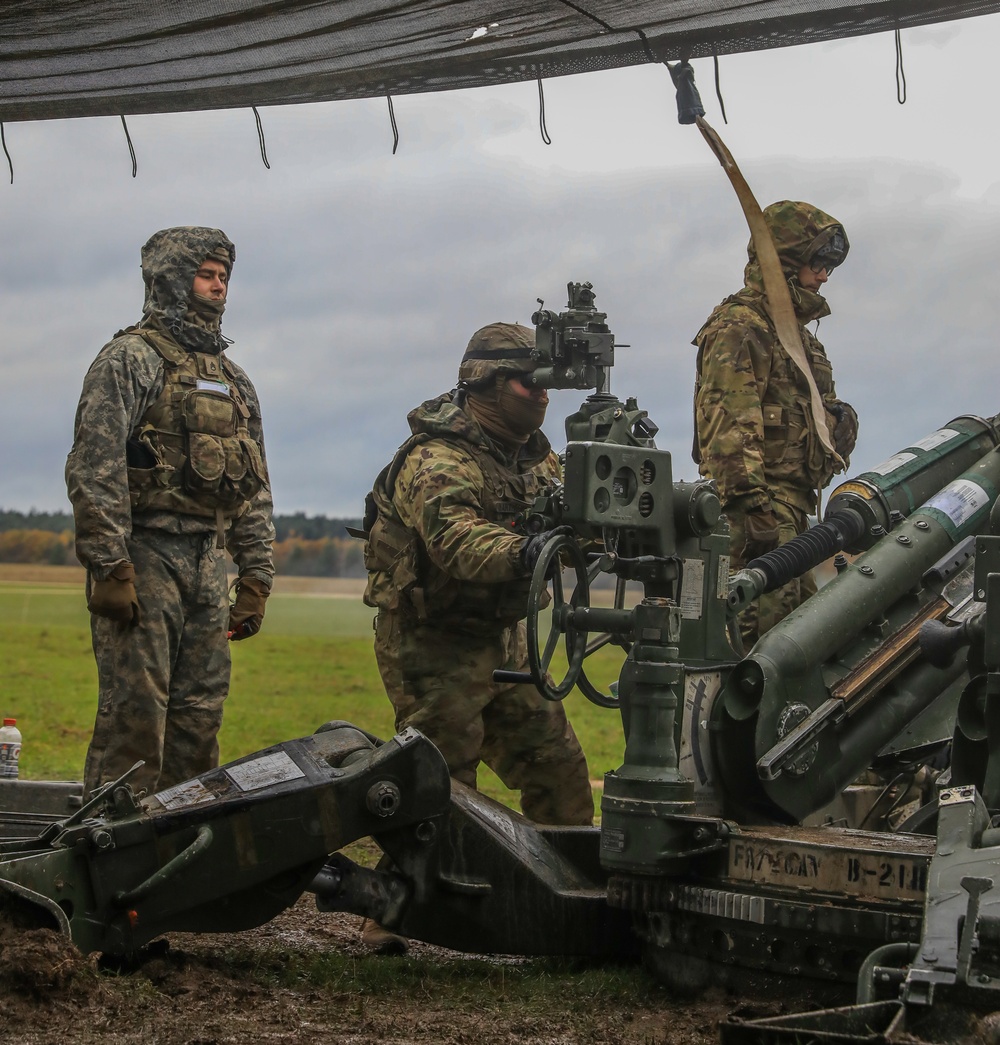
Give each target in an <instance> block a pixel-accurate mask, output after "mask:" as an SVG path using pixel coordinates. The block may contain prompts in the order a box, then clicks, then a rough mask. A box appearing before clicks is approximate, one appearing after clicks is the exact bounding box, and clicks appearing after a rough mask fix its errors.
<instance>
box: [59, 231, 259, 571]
mask: <svg viewBox="0 0 1000 1045" xmlns="http://www.w3.org/2000/svg"><path fill="white" fill-rule="evenodd" d="M176 231H185V230H176ZM186 231H187V232H189V233H190V235H189V236H187V237H186V239H185V241H184V242H183V243H182V244H181V246H180V247H179V246H178V244H177V243H176V242H172V243H169V244H167V245H166V249H167V250H169V252H170V255H171V257H170V262H171V263H170V264H168V263H167V262H166V261H164V260H162V258H161V257H160V256H158V255H156V254H154V255H153V257H149V256H147V254H146V253H145V252H144V257H143V274H144V276H145V277H146V283H147V300H146V308H145V314H144V318H143V321H142V323H141V324H140V326H141V328H142V329H144V330H151V331H155V332H156V339H157V340H159V341H160V342H162V343H170V344H172V345H173V350H174V352H175V353H176V354H178V355H183V354H184V353H185V352H197V353H204V354H205V355H206V356H214V358H216V359H217V360H218V362H219V367H220V369H222V370H223V371H224V373H225V375H226V377H227V378H228V379H229V380H230V381H231V382H232V384H233V385H234V386H235V397H234V398H235V399H236V400H238V401H239V402H240V403H241V405H242V408H243V409H245V410H246V412H247V414H248V416H247V417H246V418H245V426H246V431H247V434H248V436H249V438H250V439H251V440H253V442H254V444H255V446H256V449H257V450H258V451H259V454H260V468H261V472H262V475H263V476H265V477H266V463H265V461H264V456H263V454H264V444H263V438H264V437H263V426H262V423H261V415H260V404H259V401H258V399H257V393H256V390H255V389H254V387H253V385H252V384H251V382H250V379H249V378H248V377H247V375H246V373H245V372H244V371H243V370H242V368H240V367H239V366H237V365H236V364H235V363H233V362H232V361H230V360H229V359H227V358H226V357H225V356H224V355H223V354H222V347H223V345H224V344H225V342H224V341H223V339H222V337H221V335H220V334H219V333H209V332H207V331H205V330H203V329H199V328H192V329H188V328H187V327H186V325H185V324H184V322H183V318H182V317H183V313H184V309H185V308H186V299H187V293H188V290H189V289H190V287H191V283H192V280H193V277H194V272H195V271H196V269H197V267H198V265H199V264H200V263H201V261H202V260H204V258H205V257H206V256H207V255H208V254H209V253H210V251H211V249H212V246H213V245H214V243H215V242H216V241H217V240H218V238H219V237H221V233H218V232H217V231H216V230H207V229H205V230H203V229H191V230H186ZM210 233H211V234H214V236H213V235H209V234H210ZM221 238H222V240H223V241H224V242H225V243H227V244H228V240H225V238H224V237H221ZM151 243H152V241H151ZM156 246H157V247H158V248H159V249H160V250H163V249H164V245H163V244H162V243H158V244H156ZM230 246H231V244H230ZM148 247H149V244H147V248H148ZM185 250H186V251H187V252H188V256H187V257H186V258H185V256H184V251H185ZM178 258H180V261H178ZM185 262H186V263H185ZM164 273H168V274H169V275H170V276H171V285H170V288H169V289H164V286H163V280H164V279H165V278H166V277H165V275H164ZM154 300H155V302H158V303H157V304H156V305H155V307H154V306H153V305H151V301H154ZM135 329H136V328H132V329H131V330H130V331H123V332H120V333H119V334H118V335H116V336H115V338H114V339H113V340H112V341H110V342H109V343H108V344H107V345H105V346H104V348H102V349H101V351H100V352H99V353H98V355H97V358H96V359H95V360H94V362H93V364H92V365H91V367H90V369H89V370H88V372H87V376H86V377H85V378H84V382H83V391H82V393H81V395H80V402H79V405H78V407H77V412H76V421H75V426H74V438H73V448H72V449H71V450H70V453H69V456H68V458H67V461H66V486H67V492H68V494H69V499H70V501H71V502H72V505H73V515H74V520H75V525H76V553H77V557H78V558H79V560H80V561H81V562H82V563H83V565H84V566H86V567H87V569H88V570H89V571H90V572H91V574H92V575H93V576H94V577H96V578H98V579H104V578H105V577H107V575H108V574H109V573H110V572H111V570H112V569H113V568H114V567H115V566H116V565H117V564H118V563H120V562H123V561H127V560H128V558H129V553H128V548H127V546H126V539H127V538H128V536H129V534H130V533H131V532H132V527H133V526H141V527H147V528H150V529H159V530H164V531H167V532H170V533H214V532H216V530H217V527H218V520H217V518H216V515H215V513H214V511H200V512H194V511H184V510H180V509H181V508H182V507H183V505H182V504H179V505H178V508H177V509H173V510H171V509H167V508H165V507H163V506H162V505H155V506H154V505H149V504H147V503H143V500H142V499H141V498H137V497H136V491H135V489H130V482H129V472H130V468H129V465H130V463H132V462H131V461H130V456H134V453H135V450H136V445H135V437H136V435H137V434H138V432H139V431H140V430H141V428H142V427H143V424H144V422H145V421H146V419H147V418H148V417H149V416H150V415H151V412H154V410H155V408H156V407H157V403H158V401H159V400H160V399H161V396H162V395H163V393H164V389H165V388H166V387H167V369H168V363H167V361H166V360H165V358H164V355H163V353H162V352H158V351H157V350H156V349H155V348H154V347H153V346H152V345H151V344H150V342H149V340H147V338H146V337H142V336H140V334H139V333H137V332H134V331H135ZM168 331H169V332H168ZM168 354H169V353H168ZM130 443H131V444H132V445H131V446H130V445H129V444H130ZM132 471H133V473H134V471H135V469H132ZM135 485H136V484H135V482H134V480H133V482H132V484H131V486H132V487H134V486H135ZM133 503H136V504H137V506H136V508H135V510H133ZM225 514H227V515H231V513H225ZM271 515H272V506H271V495H270V491H269V489H268V487H267V486H266V485H263V486H262V487H261V488H260V489H259V490H258V491H257V492H256V493H255V494H254V495H253V496H252V497H251V498H250V499H249V500H248V501H246V502H245V503H244V504H243V506H242V508H241V511H240V514H238V515H237V516H236V517H234V518H231V519H229V521H228V522H227V524H226V527H225V543H226V547H227V549H228V551H229V553H230V554H231V555H232V557H233V560H234V562H235V563H236V565H237V568H238V569H239V571H240V573H241V575H253V576H257V577H259V578H260V579H261V580H264V581H265V582H267V583H268V584H269V583H270V582H271V579H272V578H273V576H274V566H273V561H272V554H271V546H272V543H273V541H274V527H273V525H272V521H271Z"/></svg>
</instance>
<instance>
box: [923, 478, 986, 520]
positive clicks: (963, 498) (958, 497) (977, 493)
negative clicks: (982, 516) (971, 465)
mask: <svg viewBox="0 0 1000 1045" xmlns="http://www.w3.org/2000/svg"><path fill="white" fill-rule="evenodd" d="M989 503H990V498H989V495H988V494H987V493H986V491H985V490H984V489H983V488H982V487H981V486H979V485H978V484H977V483H974V482H972V481H971V480H969V479H956V480H955V481H954V482H953V483H949V484H948V486H946V487H945V488H944V489H943V490H942V491H941V492H940V493H936V494H935V495H934V496H933V497H932V498H931V499H930V500H929V501H928V502H927V503H926V504H925V505H924V508H936V509H937V510H938V511H939V512H941V513H942V514H943V515H947V516H948V518H949V519H950V520H951V521H952V522H953V523H954V524H955V526H956V528H958V529H961V528H962V527H963V526H964V525H965V524H966V523H967V522H968V521H969V520H970V519H971V518H972V517H973V516H974V515H975V514H976V512H978V511H980V510H981V509H983V508H985V507H986V506H987V505H988V504H989Z"/></svg>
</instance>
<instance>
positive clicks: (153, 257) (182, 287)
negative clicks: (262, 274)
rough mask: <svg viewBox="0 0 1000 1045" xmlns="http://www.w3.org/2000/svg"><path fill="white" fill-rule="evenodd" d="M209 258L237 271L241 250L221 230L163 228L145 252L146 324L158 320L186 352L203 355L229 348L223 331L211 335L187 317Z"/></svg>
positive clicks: (151, 238)
mask: <svg viewBox="0 0 1000 1045" xmlns="http://www.w3.org/2000/svg"><path fill="white" fill-rule="evenodd" d="M209 256H212V257H214V258H216V259H217V260H219V261H221V262H223V263H224V264H225V265H226V267H227V269H228V270H229V271H230V272H232V268H233V263H234V262H235V261H236V248H235V247H234V246H233V244H232V242H231V241H230V240H229V237H228V236H226V234H225V233H224V232H222V231H220V230H219V229H207V228H202V227H201V226H197V225H185V226H181V227H180V228H173V229H161V230H160V231H159V232H154V233H153V235H152V236H150V237H149V239H148V240H147V241H146V244H145V246H143V248H142V279H143V282H144V283H145V284H146V300H145V302H144V303H143V306H142V314H143V325H146V326H148V325H150V321H152V324H153V325H159V326H160V327H162V328H163V329H164V330H165V331H167V332H169V333H170V335H171V336H172V337H173V338H174V339H175V340H176V341H177V342H178V343H179V344H180V345H182V346H183V347H184V348H187V349H191V350H194V351H197V352H221V351H222V349H223V348H224V347H225V346H226V344H227V342H226V341H225V339H224V338H223V337H222V333H221V330H220V331H219V332H217V333H215V332H212V331H208V330H205V329H203V328H202V327H199V326H197V325H195V324H193V323H190V322H188V321H187V320H186V318H185V317H186V315H187V313H188V307H189V303H190V295H191V284H192V283H193V282H194V277H195V273H196V272H197V271H198V269H199V268H200V266H201V264H202V262H203V261H204V260H205V259H206V258H208V257H209Z"/></svg>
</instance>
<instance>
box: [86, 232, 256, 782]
mask: <svg viewBox="0 0 1000 1045" xmlns="http://www.w3.org/2000/svg"><path fill="white" fill-rule="evenodd" d="M213 254H214V256H215V257H217V258H226V257H228V263H227V266H226V267H227V269H230V268H231V265H232V261H233V260H234V259H235V248H234V247H233V245H232V243H231V242H230V241H229V240H228V239H227V238H226V236H225V235H224V234H223V233H222V232H220V231H219V230H217V229H207V228H198V227H184V228H176V229H167V230H164V231H162V232H159V233H156V234H154V235H153V236H152V237H151V238H150V240H149V241H148V242H147V243H146V245H145V246H144V247H143V250H142V272H143V279H144V281H145V284H146V300H145V305H144V309H143V317H142V320H141V322H140V324H139V326H137V327H131V328H129V329H128V330H126V331H121V332H119V334H117V335H116V336H115V338H114V339H113V340H112V341H111V342H109V343H108V344H107V345H105V346H104V348H103V349H101V351H100V353H99V354H98V356H97V358H96V359H95V360H94V362H93V364H92V365H91V367H90V370H89V371H88V373H87V376H86V378H85V379H84V384H83V391H82V394H81V396H80V403H79V407H78V409H77V414H76V423H75V431H74V441H73V448H72V450H71V451H70V454H69V457H68V459H67V463H66V483H67V490H68V493H69V498H70V501H71V502H72V504H73V512H74V518H75V522H76V552H77V557H78V558H79V560H80V561H81V562H82V563H83V565H84V566H85V567H86V568H87V571H88V598H89V593H90V590H91V587H92V585H93V584H94V582H95V581H103V580H105V579H106V578H108V577H109V576H110V575H111V573H112V571H113V570H115V569H116V567H118V566H119V565H120V564H122V563H132V564H133V565H134V568H135V589H136V594H137V596H138V604H139V614H140V616H139V622H138V623H137V624H136V625H135V626H129V625H126V624H121V623H118V622H116V621H114V620H109V619H107V618H105V617H102V616H98V615H97V614H96V613H95V614H94V615H92V618H91V630H92V637H93V646H94V654H95V657H96V660H97V668H98V682H99V698H98V710H97V718H96V723H95V727H94V735H93V738H92V740H91V743H90V748H89V750H88V752H87V762H86V767H85V771H84V784H85V788H86V789H87V791H90V790H92V789H94V788H96V787H98V786H100V785H102V784H105V783H107V782H109V781H110V780H113V779H115V778H116V777H118V776H119V775H121V774H122V773H123V772H124V771H125V770H127V769H129V768H130V767H131V766H132V765H133V764H134V763H135V762H137V761H138V760H140V759H141V760H144V762H145V765H144V766H143V767H142V769H141V770H139V771H138V772H137V773H136V774H135V775H134V776H133V777H131V778H130V782H131V783H132V785H133V787H134V789H135V790H137V791H138V790H140V789H146V790H147V791H149V792H153V791H156V790H162V789H164V788H166V787H169V786H170V785H172V784H176V783H178V782H180V781H183V780H187V779H189V778H191V777H193V776H195V775H197V774H198V773H202V772H204V771H206V770H208V769H211V768H213V767H214V766H216V765H218V759H219V746H218V740H217V734H218V732H219V728H220V726H221V724H222V706H223V701H224V700H225V698H226V696H227V694H228V691H229V676H230V654H229V646H228V641H227V627H228V623H229V597H228V587H229V586H228V580H227V576H226V563H225V557H224V554H223V550H222V545H223V544H224V545H225V548H226V549H228V551H229V552H230V554H231V555H232V557H233V560H234V561H235V563H236V566H237V568H238V570H239V574H240V577H241V578H247V577H254V578H257V579H258V580H259V581H260V582H261V584H263V585H264V586H265V590H266V589H269V588H270V585H271V581H272V579H273V576H274V566H273V562H272V556H271V545H272V541H273V539H274V528H273V526H272V523H271V496H270V491H269V489H268V483H267V471H266V463H265V461H264V449H263V432H262V427H261V417H260V406H259V403H258V399H257V394H256V392H255V390H254V387H253V385H252V384H251V383H250V379H249V378H248V377H247V375H246V374H245V373H244V372H243V370H242V369H241V368H240V367H239V366H237V365H236V364H235V363H232V362H231V361H229V360H228V358H227V357H226V356H225V355H224V354H223V349H224V348H225V347H226V345H227V341H226V340H225V339H224V338H223V337H222V335H221V330H220V329H219V324H218V322H216V323H215V325H214V328H213V327H212V326H211V325H206V324H204V323H201V322H199V317H198V316H197V314H195V313H193V312H192V311H191V310H190V308H189V305H190V302H189V296H190V293H191V289H192V283H193V280H194V276H195V273H196V272H197V271H198V269H199V267H200V266H201V265H202V263H203V262H205V260H206V259H207V258H209V256H210V255H213ZM178 382H180V383H178ZM195 386H196V387H195ZM199 396H201V399H198V397H199ZM192 397H194V398H192ZM185 402H187V403H197V402H202V403H203V404H207V405H204V406H203V407H201V408H197V407H196V408H191V409H192V410H193V412H194V413H193V416H194V421H190V419H189V423H190V426H191V428H192V429H195V430H197V429H199V428H200V429H202V430H207V431H203V432H202V433H198V432H197V431H195V432H194V433H191V432H188V433H187V434H185V433H182V432H178V431H174V430H171V426H173V427H174V428H178V427H180V428H183V427H184V425H183V424H178V422H177V421H176V420H174V421H171V420H170V418H171V417H176V416H177V414H178V412H179V411H183V410H184V409H187V407H185V405H184V404H185ZM231 417H236V419H237V420H236V422H232V421H231V420H227V418H231ZM206 418H207V420H206ZM195 422H197V423H195ZM223 422H225V423H226V424H230V426H231V427H232V426H233V425H235V426H236V431H235V434H234V435H232V434H227V433H226V432H224V429H223V427H221V426H222V425H223ZM219 433H223V434H224V435H225V437H224V438H222V437H217V436H219ZM196 439H197V440H198V441H199V442H198V444H197V445H196V444H195V440H196ZM244 444H245V445H244ZM217 465H218V467H216V466H217ZM199 468H200V471H199Z"/></svg>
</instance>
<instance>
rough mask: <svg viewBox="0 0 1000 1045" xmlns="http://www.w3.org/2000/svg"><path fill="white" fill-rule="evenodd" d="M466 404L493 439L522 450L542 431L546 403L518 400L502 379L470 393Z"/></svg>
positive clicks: (543, 401) (520, 397)
mask: <svg viewBox="0 0 1000 1045" xmlns="http://www.w3.org/2000/svg"><path fill="white" fill-rule="evenodd" d="M467 402H468V404H469V406H470V407H471V409H472V414H473V416H474V417H475V418H476V420H477V421H478V422H479V423H480V425H482V427H483V428H484V429H485V430H486V431H487V432H488V433H489V434H490V435H492V436H494V437H495V438H496V439H499V440H500V441H501V442H503V443H508V444H510V445H514V446H522V445H523V444H524V443H526V442H527V441H528V438H529V437H530V436H531V435H532V434H533V433H534V432H537V431H538V429H539V428H541V427H542V422H543V421H544V420H545V409H546V407H547V406H548V401H547V400H545V399H533V398H527V397H524V396H519V395H518V394H517V393H516V392H512V391H511V390H510V386H509V384H508V382H507V381H506V380H504V378H503V377H502V376H501V377H499V378H498V379H497V383H496V384H495V385H494V386H493V387H492V388H489V387H487V388H485V389H482V390H479V391H472V392H469V394H468V399H467Z"/></svg>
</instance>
